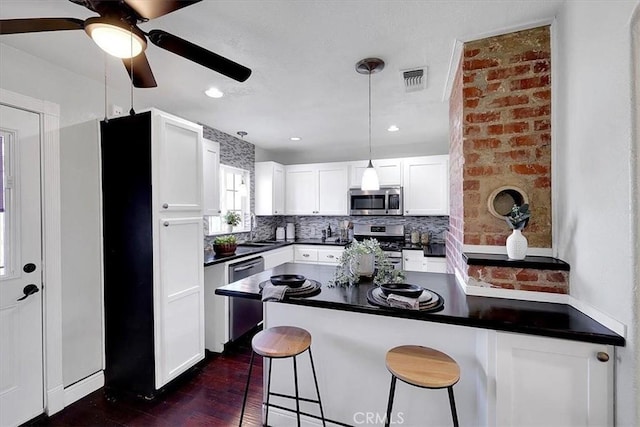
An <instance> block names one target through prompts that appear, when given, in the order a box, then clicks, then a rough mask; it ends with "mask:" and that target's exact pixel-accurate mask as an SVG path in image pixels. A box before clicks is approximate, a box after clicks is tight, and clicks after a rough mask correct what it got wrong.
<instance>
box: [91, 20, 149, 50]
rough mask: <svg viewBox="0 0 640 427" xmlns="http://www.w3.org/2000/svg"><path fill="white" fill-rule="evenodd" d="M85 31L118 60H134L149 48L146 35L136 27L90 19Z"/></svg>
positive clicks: (117, 21)
mask: <svg viewBox="0 0 640 427" xmlns="http://www.w3.org/2000/svg"><path fill="white" fill-rule="evenodd" d="M84 30H85V31H86V32H87V34H89V37H91V38H92V39H93V41H94V42H95V43H96V44H97V45H98V46H99V47H100V49H102V50H104V51H105V52H107V53H108V54H109V55H112V56H115V57H117V58H133V57H134V56H137V55H139V54H140V53H141V52H143V51H144V50H145V49H146V48H147V41H146V39H145V36H144V34H143V33H142V31H140V30H139V29H138V28H136V27H127V24H125V23H123V22H121V21H119V20H115V19H105V18H89V19H87V21H86V22H85V25H84Z"/></svg>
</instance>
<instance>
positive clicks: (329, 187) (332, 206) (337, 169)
mask: <svg viewBox="0 0 640 427" xmlns="http://www.w3.org/2000/svg"><path fill="white" fill-rule="evenodd" d="M317 182H318V209H317V211H318V212H317V213H319V214H320V215H347V214H348V213H347V209H348V207H347V191H348V185H347V167H346V165H344V164H341V163H335V164H326V165H321V166H319V167H318V181H317Z"/></svg>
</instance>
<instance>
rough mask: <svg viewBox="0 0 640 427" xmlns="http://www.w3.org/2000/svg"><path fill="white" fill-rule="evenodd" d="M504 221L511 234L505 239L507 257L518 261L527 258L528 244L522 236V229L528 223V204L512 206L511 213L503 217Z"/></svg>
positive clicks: (529, 214) (529, 216)
mask: <svg viewBox="0 0 640 427" xmlns="http://www.w3.org/2000/svg"><path fill="white" fill-rule="evenodd" d="M504 218H505V220H506V221H507V224H508V225H509V227H511V229H512V230H513V232H512V233H511V235H510V236H509V237H507V242H506V243H507V245H506V246H507V256H508V257H509V259H513V260H520V259H524V258H525V257H526V256H527V249H528V247H529V242H527V238H526V237H525V236H523V235H522V229H524V227H526V225H527V224H528V223H529V218H531V212H529V204H527V203H524V204H523V205H521V206H518V205H513V207H512V208H511V212H509V213H508V214H507V215H505V217H504Z"/></svg>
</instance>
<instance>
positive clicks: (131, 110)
mask: <svg viewBox="0 0 640 427" xmlns="http://www.w3.org/2000/svg"><path fill="white" fill-rule="evenodd" d="M129 35H130V36H131V37H130V40H131V52H133V26H132V27H131V29H130V32H129ZM129 61H131V62H130V63H129V64H130V65H131V76H130V77H131V86H130V87H131V109H130V110H129V115H131V116H135V115H136V112H135V111H134V110H133V56H132V57H130V58H129Z"/></svg>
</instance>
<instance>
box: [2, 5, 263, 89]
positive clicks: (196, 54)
mask: <svg viewBox="0 0 640 427" xmlns="http://www.w3.org/2000/svg"><path fill="white" fill-rule="evenodd" d="M69 1H71V2H72V3H76V4H79V5H81V6H84V7H86V8H87V9H89V10H91V11H93V12H96V13H98V14H99V15H100V16H99V17H92V18H88V19H86V20H84V21H83V20H82V19H77V18H28V19H1V20H0V34H1V35H4V34H19V33H36V32H41V31H64V30H85V31H86V33H87V34H88V35H89V36H90V37H91V38H92V39H93V40H94V41H95V42H96V44H97V45H98V46H100V48H102V49H103V50H104V51H106V52H107V53H109V54H111V55H113V56H117V57H119V58H122V62H123V63H124V66H125V68H126V69H127V73H128V74H129V77H131V80H132V82H133V85H134V86H135V87H139V88H150V87H156V86H157V83H156V79H155V78H154V77H153V73H152V72H151V66H150V65H149V61H148V60H147V56H146V55H145V53H144V51H145V49H146V48H147V38H148V39H149V40H151V43H153V44H155V45H156V46H158V47H160V48H162V49H165V50H168V51H169V52H172V53H174V54H176V55H179V56H182V57H183V58H186V59H188V60H190V61H193V62H195V63H197V64H200V65H202V66H204V67H207V68H210V69H212V70H214V71H216V72H218V73H220V74H223V75H225V76H227V77H230V78H232V79H234V80H237V81H239V82H244V81H245V80H247V79H248V78H249V76H250V75H251V70H250V69H249V68H247V67H245V66H243V65H240V64H238V63H237V62H234V61H232V60H230V59H227V58H225V57H223V56H220V55H218V54H216V53H213V52H211V51H209V50H207V49H205V48H203V47H200V46H198V45H195V44H193V43H191V42H189V41H187V40H184V39H181V38H180V37H177V36H174V35H173V34H170V33H168V32H166V31H163V30H151V31H149V32H148V33H146V32H144V31H142V30H141V29H140V28H139V27H138V24H139V23H141V22H146V21H148V20H150V19H154V18H158V17H160V16H163V15H166V14H168V13H171V12H173V11H175V10H178V9H181V8H183V7H186V6H190V5H192V4H194V3H198V2H200V1H201V0H69Z"/></svg>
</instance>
